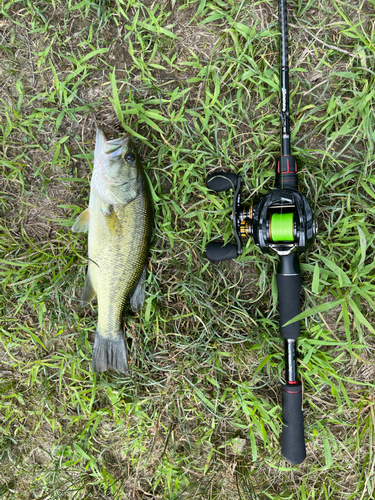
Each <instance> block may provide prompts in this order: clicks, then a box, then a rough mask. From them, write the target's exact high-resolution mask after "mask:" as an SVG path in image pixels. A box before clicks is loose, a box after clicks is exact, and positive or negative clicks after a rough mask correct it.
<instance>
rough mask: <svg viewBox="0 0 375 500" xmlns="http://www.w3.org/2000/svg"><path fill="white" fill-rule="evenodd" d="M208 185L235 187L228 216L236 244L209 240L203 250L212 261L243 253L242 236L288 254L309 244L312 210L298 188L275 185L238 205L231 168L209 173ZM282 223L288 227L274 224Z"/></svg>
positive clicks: (238, 185)
mask: <svg viewBox="0 0 375 500" xmlns="http://www.w3.org/2000/svg"><path fill="white" fill-rule="evenodd" d="M227 177H228V178H227ZM207 186H208V187H209V188H210V189H213V190H214V191H216V192H218V191H226V190H228V189H231V188H232V187H233V188H235V190H236V191H235V194H234V197H233V209H232V214H231V219H232V221H233V229H234V234H235V237H236V241H237V244H236V245H234V244H232V243H229V244H227V245H223V243H222V242H218V241H216V242H211V243H209V244H208V245H207V249H206V254H207V258H208V260H210V261H211V262H219V261H221V260H228V259H235V258H237V256H238V255H240V254H241V253H242V249H241V237H242V238H248V237H250V236H252V237H253V239H254V242H255V244H256V245H257V246H258V247H259V248H260V249H261V250H262V252H263V253H270V251H271V250H274V251H275V252H276V253H278V254H279V255H288V254H289V253H291V252H294V251H296V252H298V253H302V252H304V251H305V250H306V249H307V248H308V247H309V246H310V245H311V244H312V242H313V239H314V220H313V213H312V210H311V207H310V205H309V202H308V201H307V199H306V197H305V196H304V195H303V194H302V193H301V192H300V191H295V190H292V189H275V190H274V191H271V192H269V193H267V194H266V195H264V196H261V197H258V198H255V199H254V200H253V201H252V203H251V204H249V205H241V191H240V189H241V177H240V176H236V175H235V174H233V173H232V172H217V173H215V174H210V175H209V176H208V178H207ZM219 188H220V189H219ZM222 188H224V189H222ZM281 224H283V225H284V226H285V225H286V226H287V227H286V228H285V227H284V228H283V227H281V228H280V229H279V228H277V227H276V226H277V225H281ZM284 237H285V239H283V238H284Z"/></svg>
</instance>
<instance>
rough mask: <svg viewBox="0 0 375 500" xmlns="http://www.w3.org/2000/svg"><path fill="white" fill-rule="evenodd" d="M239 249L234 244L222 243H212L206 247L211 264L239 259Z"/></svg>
mask: <svg viewBox="0 0 375 500" xmlns="http://www.w3.org/2000/svg"><path fill="white" fill-rule="evenodd" d="M237 250H238V247H237V245H235V244H234V243H228V244H227V245H224V243H223V242H222V241H211V242H210V243H209V244H208V245H207V246H206V257H207V259H208V260H209V261H210V262H220V261H222V260H230V259H237V257H238V251H237Z"/></svg>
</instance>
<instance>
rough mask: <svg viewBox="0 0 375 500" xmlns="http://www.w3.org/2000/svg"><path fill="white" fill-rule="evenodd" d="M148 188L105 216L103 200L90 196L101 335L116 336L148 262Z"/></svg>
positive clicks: (92, 270) (92, 257)
mask: <svg viewBox="0 0 375 500" xmlns="http://www.w3.org/2000/svg"><path fill="white" fill-rule="evenodd" d="M147 195H148V192H147V191H146V190H143V191H141V193H140V194H139V196H137V198H135V199H134V200H133V201H131V202H130V203H128V204H127V205H125V206H123V205H116V206H115V209H114V211H113V212H112V213H111V215H104V214H103V212H102V210H101V208H102V206H101V204H100V200H99V199H95V195H93V196H92V198H90V230H89V259H90V263H89V269H88V272H89V274H90V279H91V282H92V285H93V287H94V289H95V291H96V293H97V297H98V310H99V311H98V312H99V314H98V328H97V331H98V332H99V333H100V335H101V336H102V337H116V336H117V335H118V332H119V330H121V325H122V315H123V311H124V305H125V301H126V298H127V297H128V295H129V294H130V293H132V291H133V290H134V288H135V287H136V286H137V284H138V282H139V280H140V278H141V275H142V272H143V269H144V267H145V265H146V262H147V255H148V247H149V243H150V236H151V227H152V220H151V217H152V211H151V205H150V199H149V196H147Z"/></svg>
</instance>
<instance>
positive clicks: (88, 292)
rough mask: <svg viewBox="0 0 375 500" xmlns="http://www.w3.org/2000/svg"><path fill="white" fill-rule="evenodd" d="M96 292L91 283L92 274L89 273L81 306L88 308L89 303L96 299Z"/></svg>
mask: <svg viewBox="0 0 375 500" xmlns="http://www.w3.org/2000/svg"><path fill="white" fill-rule="evenodd" d="M95 295H96V291H95V290H94V287H93V285H92V282H91V278H90V274H89V273H87V275H86V280H85V284H84V285H83V290H82V295H81V304H82V306H83V307H85V306H87V305H88V304H89V302H91V301H92V299H93V298H94V297H95Z"/></svg>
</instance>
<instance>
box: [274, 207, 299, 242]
mask: <svg viewBox="0 0 375 500" xmlns="http://www.w3.org/2000/svg"><path fill="white" fill-rule="evenodd" d="M270 236H271V240H272V241H274V242H277V241H294V214H293V213H291V214H273V215H272V217H271V220H270Z"/></svg>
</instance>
